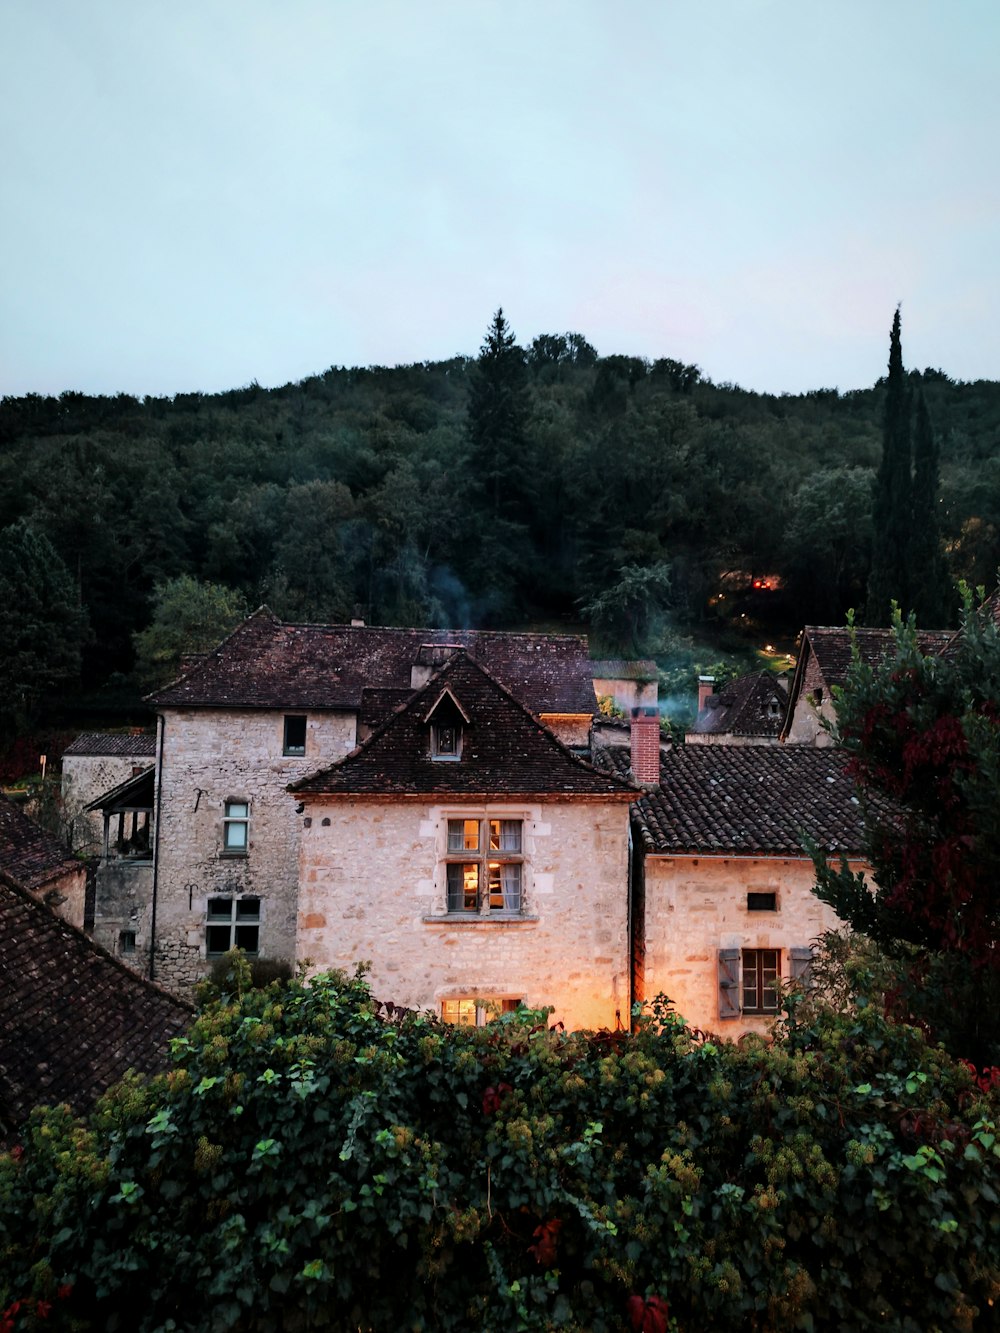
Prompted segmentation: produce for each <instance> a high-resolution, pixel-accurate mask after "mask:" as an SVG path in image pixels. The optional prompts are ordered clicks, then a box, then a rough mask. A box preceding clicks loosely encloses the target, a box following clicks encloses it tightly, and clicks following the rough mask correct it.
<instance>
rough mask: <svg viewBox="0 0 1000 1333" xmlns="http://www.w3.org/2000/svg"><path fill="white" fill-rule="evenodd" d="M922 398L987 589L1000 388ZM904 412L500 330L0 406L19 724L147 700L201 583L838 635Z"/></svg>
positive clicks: (9, 677) (440, 617)
mask: <svg viewBox="0 0 1000 1333" xmlns="http://www.w3.org/2000/svg"><path fill="white" fill-rule="evenodd" d="M906 378H907V382H908V385H909V387H910V389H911V391H913V392H914V393H916V392H917V391H919V394H920V396H921V397H922V399H923V401H924V403H925V404H926V415H927V418H928V420H929V428H930V429H931V430H932V431H933V435H934V440H935V442H936V445H937V448H938V449H939V457H940V487H939V490H938V494H937V521H938V524H939V529H940V533H941V538H942V543H943V549H944V552H945V557H946V560H947V564H948V573H949V574H950V576H951V577H952V578H955V579H957V578H959V577H963V578H965V579H967V580H969V581H971V582H972V583H973V584H977V583H985V584H992V583H993V581H994V578H995V571H996V569H997V566H998V563H1000V383H994V382H992V381H988V382H987V381H980V382H976V383H969V384H967V383H960V382H956V381H953V380H952V379H950V378H949V377H948V376H947V375H946V374H945V373H944V372H942V371H940V370H930V369H928V370H924V371H923V372H916V371H910V372H908V373H907V377H906ZM885 398H886V380H885V379H882V380H879V381H878V382H877V383H876V384H874V386H873V387H872V388H871V389H868V390H862V391H855V392H850V393H838V392H837V391H836V390H831V389H818V390H816V391H814V392H811V393H806V394H801V395H796V396H786V395H783V396H772V395H767V394H759V393H754V392H751V391H748V390H745V389H742V388H740V387H738V386H737V385H733V384H715V383H712V382H711V380H709V379H707V378H706V377H704V376H703V375H702V374H701V373H700V371H699V369H698V367H697V366H693V365H686V364H684V363H682V362H680V361H675V360H658V361H653V362H650V361H648V360H646V359H644V358H642V357H636V356H623V355H610V356H600V355H598V353H597V351H596V350H595V349H594V348H593V347H592V346H591V345H590V344H589V343H588V342H587V340H586V338H585V337H583V336H581V335H580V334H576V333H568V334H553V335H544V336H540V337H537V338H535V339H534V340H533V341H532V342H531V344H530V346H527V347H521V346H519V345H518V344H517V342H516V340H515V336H514V334H513V332H512V330H511V328H510V326H509V325H508V323H507V321H506V320H505V318H504V317H503V315H502V313H501V312H497V315H495V316H494V318H493V321H492V322H491V324H490V326H489V329H488V331H487V334H486V337H485V340H484V343H483V346H482V348H481V351H480V354H479V356H478V357H455V358H454V359H452V360H450V361H444V362H436V363H424V364H416V365H410V366H398V367H394V368H386V367H381V366H371V367H367V368H364V369H348V368H345V367H340V366H334V367H332V368H331V369H329V370H327V371H325V372H324V373H322V374H318V375H314V376H311V377H309V378H307V379H304V380H302V381H301V382H299V383H295V384H286V385H284V386H282V387H280V388H275V389H264V388H261V387H260V386H259V385H258V384H256V383H254V384H251V385H249V386H247V387H245V388H241V389H234V390H232V391H230V392H226V393H220V394H213V395H208V394H178V395H177V396H176V397H173V398H152V397H147V398H145V399H137V398H134V397H131V396H128V395H125V394H122V395H119V396H117V397H89V396H86V395H83V394H80V393H72V392H67V393H63V394H60V395H59V397H42V396H38V395H28V396H26V397H21V398H11V397H8V398H4V399H3V400H0V619H2V621H3V623H2V624H0V639H2V641H3V643H4V644H5V645H6V647H5V648H4V650H3V654H2V655H4V657H5V660H4V662H3V664H2V667H3V670H2V674H3V676H4V677H5V680H4V685H5V691H6V695H7V700H8V703H7V705H6V706H7V708H8V713H10V712H11V709H12V707H13V705H12V704H11V703H10V700H11V699H12V697H14V696H16V703H17V708H16V711H17V712H18V713H19V715H20V716H21V718H22V720H23V718H24V717H25V716H29V715H30V714H31V713H32V711H33V709H34V710H35V711H37V708H38V707H39V703H40V701H41V700H43V699H44V696H45V692H46V690H48V691H49V693H50V696H53V695H58V697H60V698H62V699H66V698H67V697H70V698H74V697H76V698H80V699H84V698H86V697H89V698H91V699H94V698H97V697H101V695H102V692H103V695H104V696H105V697H106V698H110V697H111V695H113V694H115V692H116V691H117V693H118V695H119V696H120V697H126V696H129V695H131V697H132V698H133V699H134V698H137V697H138V693H139V691H140V688H141V685H142V680H141V673H140V675H139V676H138V677H137V676H135V675H134V671H135V664H136V645H137V638H136V636H137V635H139V634H140V632H141V631H144V630H146V629H147V627H148V626H149V625H150V622H151V620H152V619H153V616H154V609H155V607H156V606H157V604H158V603H157V598H158V597H159V598H161V599H162V598H163V596H164V590H165V589H166V588H170V589H172V590H173V592H174V594H175V595H176V593H177V590H178V588H180V589H181V590H183V589H185V588H188V589H194V588H196V586H197V585H204V584H206V583H210V584H212V585H217V592H218V595H219V596H221V597H223V598H224V599H226V605H227V606H228V607H230V608H232V607H236V608H243V607H246V608H250V609H252V608H253V607H254V606H256V605H259V604H260V603H262V602H266V603H267V604H268V605H270V606H271V607H272V609H273V610H274V611H275V612H276V613H277V614H279V615H281V616H283V617H285V618H288V619H296V620H342V619H345V618H350V617H352V616H355V615H360V616H362V617H363V618H364V619H365V620H366V621H368V622H369V623H382V624H427V625H453V626H472V625H476V626H491V625H492V626H505V627H512V628H518V627H527V626H542V627H547V628H568V629H576V628H580V627H585V628H589V629H590V632H591V634H592V638H593V640H594V644H595V648H596V649H597V650H599V651H604V652H618V651H636V650H638V651H643V652H659V653H661V654H667V653H668V652H669V648H670V645H671V643H673V642H676V641H677V640H678V638H679V636H685V635H692V634H693V635H694V636H696V638H697V639H698V640H699V641H707V642H714V643H716V644H720V645H723V646H724V645H725V643H726V635H727V634H729V635H730V636H732V635H733V634H734V632H740V631H743V632H744V633H748V634H749V635H751V636H756V637H754V638H752V639H748V641H752V642H754V643H758V642H759V641H760V638H761V636H763V637H771V638H777V637H779V636H780V635H782V634H783V633H784V634H785V635H791V634H793V633H794V630H795V629H796V628H797V627H798V626H800V625H801V624H802V623H804V622H806V621H808V622H811V623H831V622H833V623H836V622H841V621H842V620H843V617H844V614H845V612H846V611H847V609H848V608H849V607H851V606H856V607H859V608H860V607H863V606H864V603H865V590H866V584H867V579H868V572H869V561H870V558H871V548H872V512H873V484H874V479H875V476H876V470H877V469H878V467H879V463H880V458H881V455H882V446H883V425H884V415H885ZM182 578H183V579H185V580H186V581H185V582H183V583H180V584H178V583H177V582H176V581H177V580H180V579H182ZM755 585H757V586H755ZM139 641H140V642H141V640H139ZM731 641H732V640H731V638H730V642H731ZM109 682H110V686H109ZM80 691H82V693H79V692H80ZM10 723H11V717H8V724H10Z"/></svg>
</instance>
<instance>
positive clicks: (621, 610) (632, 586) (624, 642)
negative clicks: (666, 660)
mask: <svg viewBox="0 0 1000 1333" xmlns="http://www.w3.org/2000/svg"><path fill="white" fill-rule="evenodd" d="M669 600H670V566H669V565H668V564H667V563H666V561H663V560H660V561H657V562H656V563H655V564H653V565H647V566H645V567H643V566H640V565H625V566H623V568H621V569H619V570H618V577H617V579H616V581H615V582H614V583H613V584H612V585H611V586H610V587H609V588H606V589H605V590H604V591H603V592H602V593H600V594H599V595H598V596H597V597H595V598H593V600H592V601H589V602H587V603H586V604H585V605H584V606H583V607H582V608H581V610H582V611H583V614H584V615H585V616H586V617H587V618H588V619H589V621H590V623H591V624H592V626H593V627H594V631H595V633H596V635H597V638H598V641H599V642H600V643H602V644H606V645H608V646H609V647H610V648H611V649H613V650H616V651H619V652H621V651H625V652H629V653H636V654H641V653H644V652H648V651H649V650H650V649H651V647H653V646H654V643H653V640H654V639H655V640H656V641H657V642H658V640H659V637H660V635H659V631H660V630H662V626H663V614H664V611H665V609H666V607H667V605H668V603H669Z"/></svg>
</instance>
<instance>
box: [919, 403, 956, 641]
mask: <svg viewBox="0 0 1000 1333" xmlns="http://www.w3.org/2000/svg"><path fill="white" fill-rule="evenodd" d="M938 459H939V451H938V445H937V440H936V439H935V438H934V429H933V426H932V425H931V418H930V413H929V412H928V411H927V403H926V402H925V401H924V395H923V393H922V392H920V393H918V395H917V410H916V416H915V420H914V426H913V505H912V518H913V528H912V531H911V534H910V593H911V596H910V609H911V610H912V611H913V613H914V614H915V616H916V618H917V624H918V625H924V626H928V627H929V626H935V625H947V624H949V623H950V622H951V615H952V607H953V605H954V603H955V592H954V589H953V587H952V584H951V579H950V578H949V576H948V568H947V565H946V564H945V559H944V553H943V552H942V549H941V531H940V527H939V525H938V515H937V509H938V485H939V481H940V475H939V467H938Z"/></svg>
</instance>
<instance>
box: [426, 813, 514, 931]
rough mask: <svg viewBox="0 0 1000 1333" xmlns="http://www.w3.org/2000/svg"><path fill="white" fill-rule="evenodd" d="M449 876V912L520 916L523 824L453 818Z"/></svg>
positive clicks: (446, 871)
mask: <svg viewBox="0 0 1000 1333" xmlns="http://www.w3.org/2000/svg"><path fill="white" fill-rule="evenodd" d="M445 874H446V878H447V886H448V911H449V912H463V913H466V912H467V913H473V914H488V913H491V912H498V913H499V912H503V913H506V914H508V915H516V914H518V913H520V911H521V910H522V903H523V894H522V875H523V855H522V825H521V820H519V819H449V820H448V853H447V865H446V868H445Z"/></svg>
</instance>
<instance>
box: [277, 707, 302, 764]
mask: <svg viewBox="0 0 1000 1333" xmlns="http://www.w3.org/2000/svg"><path fill="white" fill-rule="evenodd" d="M305 752H306V719H305V718H304V717H299V716H297V715H291V714H290V715H288V716H286V718H285V742H284V747H283V750H282V753H284V754H295V755H298V754H305Z"/></svg>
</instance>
